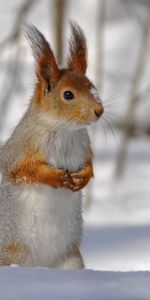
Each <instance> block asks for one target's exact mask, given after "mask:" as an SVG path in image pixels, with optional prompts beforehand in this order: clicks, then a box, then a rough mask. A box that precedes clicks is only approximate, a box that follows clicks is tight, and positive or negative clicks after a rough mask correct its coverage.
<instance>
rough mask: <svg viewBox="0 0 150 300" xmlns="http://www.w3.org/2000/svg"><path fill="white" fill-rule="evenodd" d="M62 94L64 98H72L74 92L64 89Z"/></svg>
mask: <svg viewBox="0 0 150 300" xmlns="http://www.w3.org/2000/svg"><path fill="white" fill-rule="evenodd" d="M63 96H64V99H66V100H72V99H73V98H74V94H73V93H72V92H71V91H65V92H64V94H63Z"/></svg>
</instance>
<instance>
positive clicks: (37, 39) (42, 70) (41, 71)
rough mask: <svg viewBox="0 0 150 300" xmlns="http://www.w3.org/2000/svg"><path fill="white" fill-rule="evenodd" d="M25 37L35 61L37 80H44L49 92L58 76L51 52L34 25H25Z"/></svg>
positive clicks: (58, 72)
mask: <svg viewBox="0 0 150 300" xmlns="http://www.w3.org/2000/svg"><path fill="white" fill-rule="evenodd" d="M25 36H26V38H27V40H28V41H29V44H30V46H31V48H32V52H33V55H34V57H35V60H36V75H37V78H38V79H39V80H44V81H45V83H46V85H47V88H48V90H49V91H50V89H51V86H54V85H55V84H56V83H57V81H58V78H59V74H60V71H59V68H58V66H57V63H56V60H55V57H54V54H53V51H52V49H51V47H50V45H49V43H48V42H47V41H46V39H45V38H44V36H43V35H42V33H41V32H40V31H39V30H38V29H37V28H36V27H35V26H34V25H29V24H26V25H25Z"/></svg>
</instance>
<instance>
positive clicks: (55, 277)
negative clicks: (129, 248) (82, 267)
mask: <svg viewBox="0 0 150 300" xmlns="http://www.w3.org/2000/svg"><path fill="white" fill-rule="evenodd" d="M149 282H150V273H148V272H135V273H131V272H130V273H119V272H115V273H114V272H98V271H91V270H86V271H60V270H59V271H58V270H48V269H38V268H37V269H36V268H34V269H28V268H7V267H6V268H1V269H0V299H1V300H27V299H28V300H50V299H52V300H63V299H64V300H70V299H72V300H76V299H78V300H91V299H94V300H100V299H102V300H131V299H132V300H149V299H150V285H149Z"/></svg>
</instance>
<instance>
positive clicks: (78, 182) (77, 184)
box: [69, 164, 93, 192]
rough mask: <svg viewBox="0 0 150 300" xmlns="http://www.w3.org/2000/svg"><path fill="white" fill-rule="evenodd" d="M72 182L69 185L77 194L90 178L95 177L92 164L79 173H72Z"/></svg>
mask: <svg viewBox="0 0 150 300" xmlns="http://www.w3.org/2000/svg"><path fill="white" fill-rule="evenodd" d="M70 177H71V182H70V184H69V186H70V188H71V189H72V191H74V192H76V191H79V190H81V189H83V188H84V187H85V186H86V185H87V183H88V182H89V180H90V178H91V177H93V167H92V164H86V165H85V167H84V168H83V169H82V170H81V171H79V172H74V173H70Z"/></svg>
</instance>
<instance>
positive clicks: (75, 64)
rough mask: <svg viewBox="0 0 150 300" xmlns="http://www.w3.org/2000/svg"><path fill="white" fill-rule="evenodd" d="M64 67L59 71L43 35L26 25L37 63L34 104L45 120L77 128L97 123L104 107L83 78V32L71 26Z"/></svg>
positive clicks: (84, 51) (84, 50)
mask: <svg viewBox="0 0 150 300" xmlns="http://www.w3.org/2000/svg"><path fill="white" fill-rule="evenodd" d="M71 30H72V34H71V39H70V43H69V45H70V52H69V56H68V61H67V67H66V68H65V69H60V68H59V67H58V65H57V62H56V59H55V57H54V54H53V51H52V49H51V47H50V45H49V43H48V42H47V41H46V40H45V38H44V36H43V35H42V34H41V33H40V32H39V31H38V29H36V28H35V27H34V26H33V25H26V36H27V38H28V40H29V42H30V45H31V48H32V51H33V55H34V57H35V61H36V76H37V84H36V89H35V96H34V99H33V101H34V102H35V104H36V107H37V110H38V111H39V112H41V113H42V114H44V116H45V118H46V120H50V121H51V120H53V121H54V120H55V123H56V124H57V123H59V124H62V123H64V124H65V123H67V124H70V125H71V124H74V125H75V126H76V125H82V126H83V125H84V124H89V123H91V122H93V121H97V120H98V119H99V117H100V116H101V115H102V113H103V110H104V109H103V105H102V102H101V100H100V98H99V95H98V92H97V89H96V88H95V86H94V85H93V83H92V82H91V81H90V80H89V79H88V78H87V77H86V75H85V74H86V69H87V46H86V39H85V36H84V33H83V31H82V29H81V28H80V27H79V26H78V25H77V24H75V23H71Z"/></svg>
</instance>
